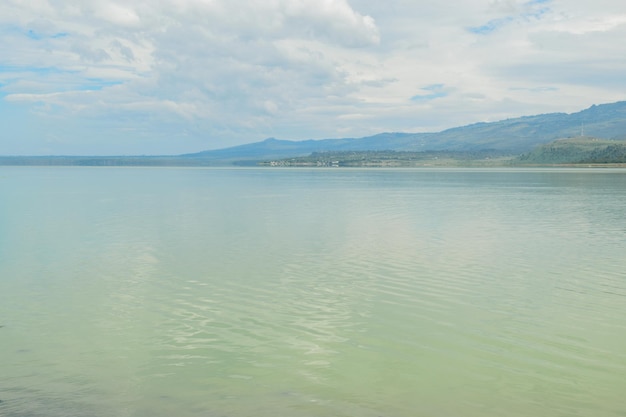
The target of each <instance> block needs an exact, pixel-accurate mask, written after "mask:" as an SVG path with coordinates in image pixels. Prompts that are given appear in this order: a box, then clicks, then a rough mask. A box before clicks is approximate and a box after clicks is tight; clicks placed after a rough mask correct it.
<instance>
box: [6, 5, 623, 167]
mask: <svg viewBox="0 0 626 417" xmlns="http://www.w3.org/2000/svg"><path fill="white" fill-rule="evenodd" d="M0 36H2V42H0V124H1V125H2V129H1V130H0V154H31V155H36V154H100V155H102V154H176V153H184V152H195V151H200V150H205V149H215V148H223V147H227V146H233V145H239V144H243V143H248V142H256V141H259V140H263V139H265V138H267V137H276V138H279V139H291V140H301V139H321V138H336V137H362V136H367V135H371V134H376V133H380V132H390V131H393V132H398V131H403V132H433V131H440V130H443V129H446V128H449V127H454V126H459V125H464V124H469V123H474V122H480V121H495V120H501V119H505V118H509V117H518V116H523V115H532V114H538V113H546V112H557V111H560V112H575V111H579V110H582V109H584V108H586V107H589V106H590V105H592V104H600V103H608V102H614V101H620V100H624V99H626V43H624V39H626V2H624V1H623V0H593V1H592V0H530V1H523V0H522V1H518V0H447V1H441V2H434V1H426V0H389V1H385V2H383V1H380V0H131V1H129V0H29V1H23V0H2V1H0Z"/></svg>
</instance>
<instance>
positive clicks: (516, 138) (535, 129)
mask: <svg viewBox="0 0 626 417" xmlns="http://www.w3.org/2000/svg"><path fill="white" fill-rule="evenodd" d="M583 130H584V134H585V135H591V136H593V137H596V138H604V139H626V101H621V102H617V103H611V104H602V105H593V106H591V107H590V108H588V109H586V110H583V111H580V112H577V113H571V114H567V113H549V114H541V115H536V116H525V117H518V118H514V119H507V120H502V121H498V122H492V123H475V124H471V125H468V126H462V127H456V128H452V129H448V130H444V131H442V132H438V133H381V134H378V135H374V136H368V137H363V138H344V139H322V140H305V141H290V140H278V139H274V138H270V139H266V140H264V141H262V142H256V143H250V144H246V145H240V146H235V147H231V148H225V149H218V150H210V151H203V152H198V153H193V154H185V155H180V157H183V158H201V159H204V160H207V161H223V162H225V161H230V162H233V161H260V160H270V159H281V158H289V157H297V156H305V155H309V154H311V153H312V152H336V151H384V150H390V151H413V152H415V151H444V150H445V151H458V152H467V151H472V152H473V151H482V150H487V149H489V150H497V151H501V152H510V153H511V154H521V153H524V152H530V151H531V150H532V149H533V148H535V147H536V146H538V145H542V144H545V143H548V142H551V141H553V140H556V139H561V138H572V137H577V136H581V134H582V131H583Z"/></svg>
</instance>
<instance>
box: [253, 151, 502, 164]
mask: <svg viewBox="0 0 626 417" xmlns="http://www.w3.org/2000/svg"><path fill="white" fill-rule="evenodd" d="M513 157H514V156H511V155H508V154H506V153H503V152H500V151H494V150H481V151H471V152H457V151H426V152H404V151H336V152H313V153H311V154H310V155H308V156H301V157H295V158H285V159H279V160H273V161H265V162H262V163H260V165H263V166H293V167H298V166H299V167H329V166H334V167H426V166H440V167H441V166H499V165H503V164H504V163H505V162H506V161H509V160H511V159H512V158H513Z"/></svg>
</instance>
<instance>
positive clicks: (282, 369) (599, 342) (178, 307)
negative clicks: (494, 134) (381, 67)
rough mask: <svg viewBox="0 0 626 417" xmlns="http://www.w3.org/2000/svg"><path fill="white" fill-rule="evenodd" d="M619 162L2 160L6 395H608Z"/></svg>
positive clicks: (305, 399) (546, 407)
mask: <svg viewBox="0 0 626 417" xmlns="http://www.w3.org/2000/svg"><path fill="white" fill-rule="evenodd" d="M625 267H626V171H623V170H621V171H620V170H593V169H581V170H550V169H545V170H482V171H481V170H443V169H440V170H428V169H423V170H421V169H416V170H384V169H370V170H350V169H334V170H333V169H319V170H318V169H311V170H309V169H182V168H181V169H178V168H58V167H57V168H32V167H10V168H9V167H3V168H0V326H2V327H0V401H1V402H0V416H2V417H39V416H41V417H44V416H45V417H61V416H63V417H67V416H93V417H119V416H122V417H124V416H133V417H166V416H167V417H169V416H175V417H201V416H202V417H203V416H208V417H248V416H267V417H270V416H272V417H275V416H290V417H304V416H307V417H318V416H339V417H341V416H346V417H347V416H354V417H413V416H433V417H452V416H464V417H468V416H469V417H473V416H476V417H478V416H481V417H483V416H489V417H491V416H498V417H507V416H509V417H528V416H539V417H541V416H545V417H555V416H594V417H608V416H622V417H623V416H626V268H625Z"/></svg>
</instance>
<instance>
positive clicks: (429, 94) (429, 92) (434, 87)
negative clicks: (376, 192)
mask: <svg viewBox="0 0 626 417" xmlns="http://www.w3.org/2000/svg"><path fill="white" fill-rule="evenodd" d="M444 87H445V86H444V85H443V84H431V85H428V86H426V87H422V88H421V90H422V91H425V92H426V94H416V95H414V96H413V97H411V100H412V101H428V100H434V99H436V98H442V97H445V96H447V95H448V93H447V92H445V91H444Z"/></svg>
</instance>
